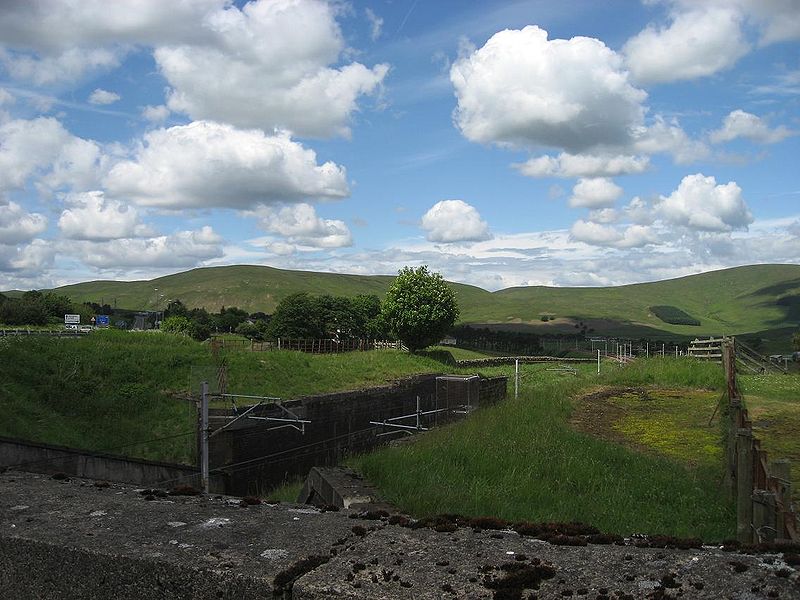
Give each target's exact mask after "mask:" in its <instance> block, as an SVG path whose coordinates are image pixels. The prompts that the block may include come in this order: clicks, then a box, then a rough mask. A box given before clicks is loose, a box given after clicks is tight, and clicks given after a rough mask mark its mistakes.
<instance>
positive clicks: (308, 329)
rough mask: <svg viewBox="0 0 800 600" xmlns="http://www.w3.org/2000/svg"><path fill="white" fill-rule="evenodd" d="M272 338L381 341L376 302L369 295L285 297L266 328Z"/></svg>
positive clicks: (383, 335) (373, 297)
mask: <svg viewBox="0 0 800 600" xmlns="http://www.w3.org/2000/svg"><path fill="white" fill-rule="evenodd" d="M267 334H268V335H269V337H272V338H278V337H283V338H333V339H346V338H382V337H385V327H384V326H383V323H382V321H381V312H380V300H379V299H378V297H377V296H373V295H363V294H362V295H358V296H355V297H354V298H348V297H345V296H330V295H323V296H312V295H310V294H308V293H306V292H301V293H298V294H292V295H291V296H287V297H286V298H284V299H283V300H281V302H280V303H279V304H278V307H277V308H276V309H275V314H274V315H272V319H271V321H270V323H269V326H268V328H267Z"/></svg>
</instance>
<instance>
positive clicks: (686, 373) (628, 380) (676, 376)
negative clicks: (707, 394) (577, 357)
mask: <svg viewBox="0 0 800 600" xmlns="http://www.w3.org/2000/svg"><path fill="white" fill-rule="evenodd" d="M601 375H602V379H601V380H602V382H603V383H607V384H610V385H664V386H670V387H687V388H702V389H708V390H722V389H724V387H725V374H724V372H723V371H722V368H721V367H720V366H719V365H718V364H716V363H712V362H708V361H702V360H697V359H695V358H688V357H679V358H673V357H670V356H667V357H653V358H648V359H638V360H635V361H634V362H632V363H630V364H629V365H626V366H625V367H616V366H610V365H608V364H607V365H606V367H605V368H604V369H603V370H602V373H601Z"/></svg>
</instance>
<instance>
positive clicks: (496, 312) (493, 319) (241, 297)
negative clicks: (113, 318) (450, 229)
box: [57, 265, 800, 337]
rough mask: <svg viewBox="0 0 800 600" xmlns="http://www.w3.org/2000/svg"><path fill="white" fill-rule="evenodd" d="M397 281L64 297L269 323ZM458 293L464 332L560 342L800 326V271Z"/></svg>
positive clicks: (318, 279)
mask: <svg viewBox="0 0 800 600" xmlns="http://www.w3.org/2000/svg"><path fill="white" fill-rule="evenodd" d="M392 279H393V278H392V277H391V276H364V275H340V274H336V273H312V272H305V271H288V270H283V269H274V268H271V267H262V266H244V265H242V266H230V267H210V268H202V269H193V270H191V271H186V272H184V273H178V274H176V275H169V276H166V277H159V278H158V279H153V280H150V281H134V282H119V281H92V282H86V283H80V284H75V285H68V286H64V287H61V288H57V291H58V292H59V293H63V294H66V295H68V296H70V297H71V298H72V299H73V300H75V301H91V302H99V303H108V304H111V305H112V306H113V305H114V304H116V306H117V307H119V308H130V309H149V310H154V309H156V308H157V307H158V308H164V307H165V306H166V304H167V303H168V301H169V300H173V299H180V300H181V301H182V302H184V304H186V305H187V306H190V307H200V306H202V307H205V308H206V309H209V310H218V309H219V308H220V307H221V306H223V305H224V306H238V307H241V308H244V309H246V310H248V311H250V312H254V311H265V312H268V313H269V312H272V311H273V310H274V309H275V306H276V305H277V303H278V302H280V300H281V299H282V298H284V297H286V296H287V295H289V294H292V293H295V292H309V293H312V294H332V295H346V296H353V295H355V294H377V295H378V296H383V294H384V293H385V291H386V289H387V287H388V286H389V284H390V282H391V281H392ZM451 285H452V287H453V289H454V290H455V291H456V293H457V295H458V299H459V303H460V305H461V319H462V321H463V322H467V323H481V324H490V325H492V326H495V327H502V328H504V329H527V330H532V331H537V332H541V333H546V332H553V333H555V332H569V331H575V325H576V324H577V325H579V327H583V326H585V327H586V328H587V330H588V331H589V333H590V334H591V333H597V334H608V333H614V334H616V335H629V336H633V337H639V336H651V337H658V336H663V335H664V334H667V335H671V336H676V335H681V336H696V335H704V334H712V333H713V334H721V333H725V334H742V333H756V332H764V331H768V330H778V329H785V328H791V327H796V326H798V325H800V265H753V266H746V267H736V268H733V269H725V270H721V271H714V272H710V273H703V274H700V275H691V276H688V277H681V278H679V279H670V280H666V281H659V282H654V283H641V284H635V285H625V286H619V287H610V288H552V287H542V286H537V287H519V288H509V289H505V290H500V291H498V292H488V291H486V290H483V289H481V288H478V287H474V286H469V285H463V284H457V283H453V284H451ZM665 305H668V306H670V307H674V308H675V309H677V310H680V311H683V312H685V313H687V314H689V315H691V316H692V317H694V318H696V319H697V320H699V321H700V325H699V326H691V325H674V324H669V323H665V322H664V321H662V320H661V319H659V318H658V317H657V316H656V315H655V314H652V313H651V312H650V309H649V307H654V306H665ZM543 316H546V317H547V321H546V322H545V321H543V319H542V317H543ZM581 324H582V325H581ZM780 335H781V336H782V335H784V334H783V333H781V334H780Z"/></svg>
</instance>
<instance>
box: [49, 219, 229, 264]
mask: <svg viewBox="0 0 800 600" xmlns="http://www.w3.org/2000/svg"><path fill="white" fill-rule="evenodd" d="M221 244H222V238H221V237H220V236H219V235H217V234H216V233H215V232H214V230H213V229H212V228H211V227H209V226H205V227H202V228H201V229H199V230H196V231H179V232H177V233H174V234H171V235H160V236H155V237H149V238H123V239H116V240H109V241H103V242H90V241H74V242H64V243H63V250H64V251H65V253H67V254H69V255H71V256H73V257H74V258H77V259H78V260H80V261H81V262H83V263H85V264H87V265H90V266H92V267H97V268H101V269H126V268H139V267H151V268H182V267H195V266H197V265H198V264H200V263H202V262H203V261H205V260H210V259H212V258H218V257H220V256H222V245H221Z"/></svg>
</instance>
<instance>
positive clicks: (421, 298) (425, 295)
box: [381, 266, 458, 352]
mask: <svg viewBox="0 0 800 600" xmlns="http://www.w3.org/2000/svg"><path fill="white" fill-rule="evenodd" d="M381 312H382V314H383V317H384V319H385V321H386V323H387V325H388V326H389V328H390V329H391V331H392V332H393V333H394V334H396V335H397V337H398V338H400V340H402V342H403V343H404V344H405V345H406V346H407V347H408V349H409V350H410V351H411V352H416V351H418V350H422V349H423V348H427V347H428V346H430V345H431V344H435V343H436V342H438V341H439V340H440V339H442V337H443V336H444V335H445V334H446V333H447V332H448V331H449V330H450V328H451V327H452V326H453V323H455V322H456V319H457V318H458V303H457V302H456V296H455V294H454V293H453V290H451V289H450V288H449V287H448V285H447V283H446V282H445V280H444V279H442V276H441V275H440V274H439V273H430V272H429V271H428V267H427V266H422V267H419V268H418V269H412V268H411V267H404V268H402V269H401V270H400V272H399V273H398V275H397V277H396V278H395V280H394V282H393V283H392V285H391V286H389V290H388V291H387V292H386V298H385V299H384V301H383V306H382V311H381Z"/></svg>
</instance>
